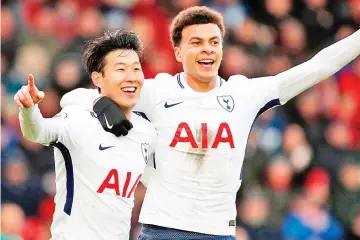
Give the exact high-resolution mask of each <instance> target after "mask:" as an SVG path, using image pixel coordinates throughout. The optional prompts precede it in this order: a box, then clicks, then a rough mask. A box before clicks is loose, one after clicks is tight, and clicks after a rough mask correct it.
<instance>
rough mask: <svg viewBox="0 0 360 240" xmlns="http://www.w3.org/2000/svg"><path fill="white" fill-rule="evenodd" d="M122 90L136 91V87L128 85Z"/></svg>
mask: <svg viewBox="0 0 360 240" xmlns="http://www.w3.org/2000/svg"><path fill="white" fill-rule="evenodd" d="M122 90H123V91H124V92H135V88H134V87H126V88H122Z"/></svg>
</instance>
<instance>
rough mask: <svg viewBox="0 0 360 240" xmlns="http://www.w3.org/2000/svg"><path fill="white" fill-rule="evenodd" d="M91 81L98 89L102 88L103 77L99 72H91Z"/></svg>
mask: <svg viewBox="0 0 360 240" xmlns="http://www.w3.org/2000/svg"><path fill="white" fill-rule="evenodd" d="M91 80H92V81H93V83H94V85H95V86H96V87H98V88H100V89H101V88H102V84H103V77H102V73H99V72H92V73H91Z"/></svg>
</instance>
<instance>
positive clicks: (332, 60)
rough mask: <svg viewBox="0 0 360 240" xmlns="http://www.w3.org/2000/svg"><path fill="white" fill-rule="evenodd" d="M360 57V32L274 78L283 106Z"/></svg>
mask: <svg viewBox="0 0 360 240" xmlns="http://www.w3.org/2000/svg"><path fill="white" fill-rule="evenodd" d="M359 55H360V30H358V31H356V32H355V33H353V34H352V35H351V36H349V37H347V38H345V39H343V40H341V41H339V42H337V43H334V44H333V45H331V46H329V47H327V48H325V49H323V50H322V51H320V52H319V53H318V54H316V55H315V56H314V57H313V58H312V59H310V60H309V61H307V62H305V63H303V64H300V65H298V66H296V67H294V68H291V69H289V70H287V71H285V72H283V73H280V74H278V75H276V76H275V77H274V78H275V79H276V82H277V84H278V94H279V98H280V102H281V104H284V103H286V102H287V101H288V100H290V99H291V98H293V97H295V96H296V95H298V94H299V93H301V92H302V91H304V90H306V89H308V88H310V87H312V86H313V85H315V84H317V83H319V82H320V81H322V80H325V79H327V78H329V77H330V76H332V75H333V74H335V73H336V72H338V71H339V70H340V69H341V68H343V67H344V66H346V65H347V64H348V63H350V62H351V61H352V60H354V59H355V58H356V57H357V56H359Z"/></svg>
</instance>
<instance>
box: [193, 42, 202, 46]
mask: <svg viewBox="0 0 360 240" xmlns="http://www.w3.org/2000/svg"><path fill="white" fill-rule="evenodd" d="M191 44H192V45H195V46H197V45H200V42H199V41H195V42H192V43H191Z"/></svg>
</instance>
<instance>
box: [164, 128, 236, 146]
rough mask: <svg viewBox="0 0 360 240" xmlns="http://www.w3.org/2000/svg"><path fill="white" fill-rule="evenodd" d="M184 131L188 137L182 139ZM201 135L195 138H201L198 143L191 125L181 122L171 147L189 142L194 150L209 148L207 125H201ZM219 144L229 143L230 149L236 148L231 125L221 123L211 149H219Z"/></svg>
mask: <svg viewBox="0 0 360 240" xmlns="http://www.w3.org/2000/svg"><path fill="white" fill-rule="evenodd" d="M183 130H184V131H185V134H186V136H185V137H182V136H181V135H182V132H183ZM199 130H200V131H199V133H198V134H195V136H199V135H200V136H199V137H197V139H199V140H200V141H198V143H197V142H196V140H195V137H194V134H193V133H192V131H191V129H190V127H189V125H188V124H187V123H186V122H181V123H180V124H179V126H178V127H177V129H176V132H175V136H174V138H173V140H172V141H171V143H170V147H175V146H176V144H177V143H179V142H182V143H185V142H188V143H190V144H191V147H192V148H199V145H200V148H208V147H209V144H208V138H209V136H208V135H209V134H208V127H207V123H201V129H199ZM219 143H227V144H229V146H230V148H235V145H234V139H233V136H232V133H231V130H230V127H229V125H228V124H227V123H226V122H222V123H220V125H219V127H218V129H217V132H216V136H215V138H214V141H213V143H212V144H211V148H217V147H218V146H219Z"/></svg>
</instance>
